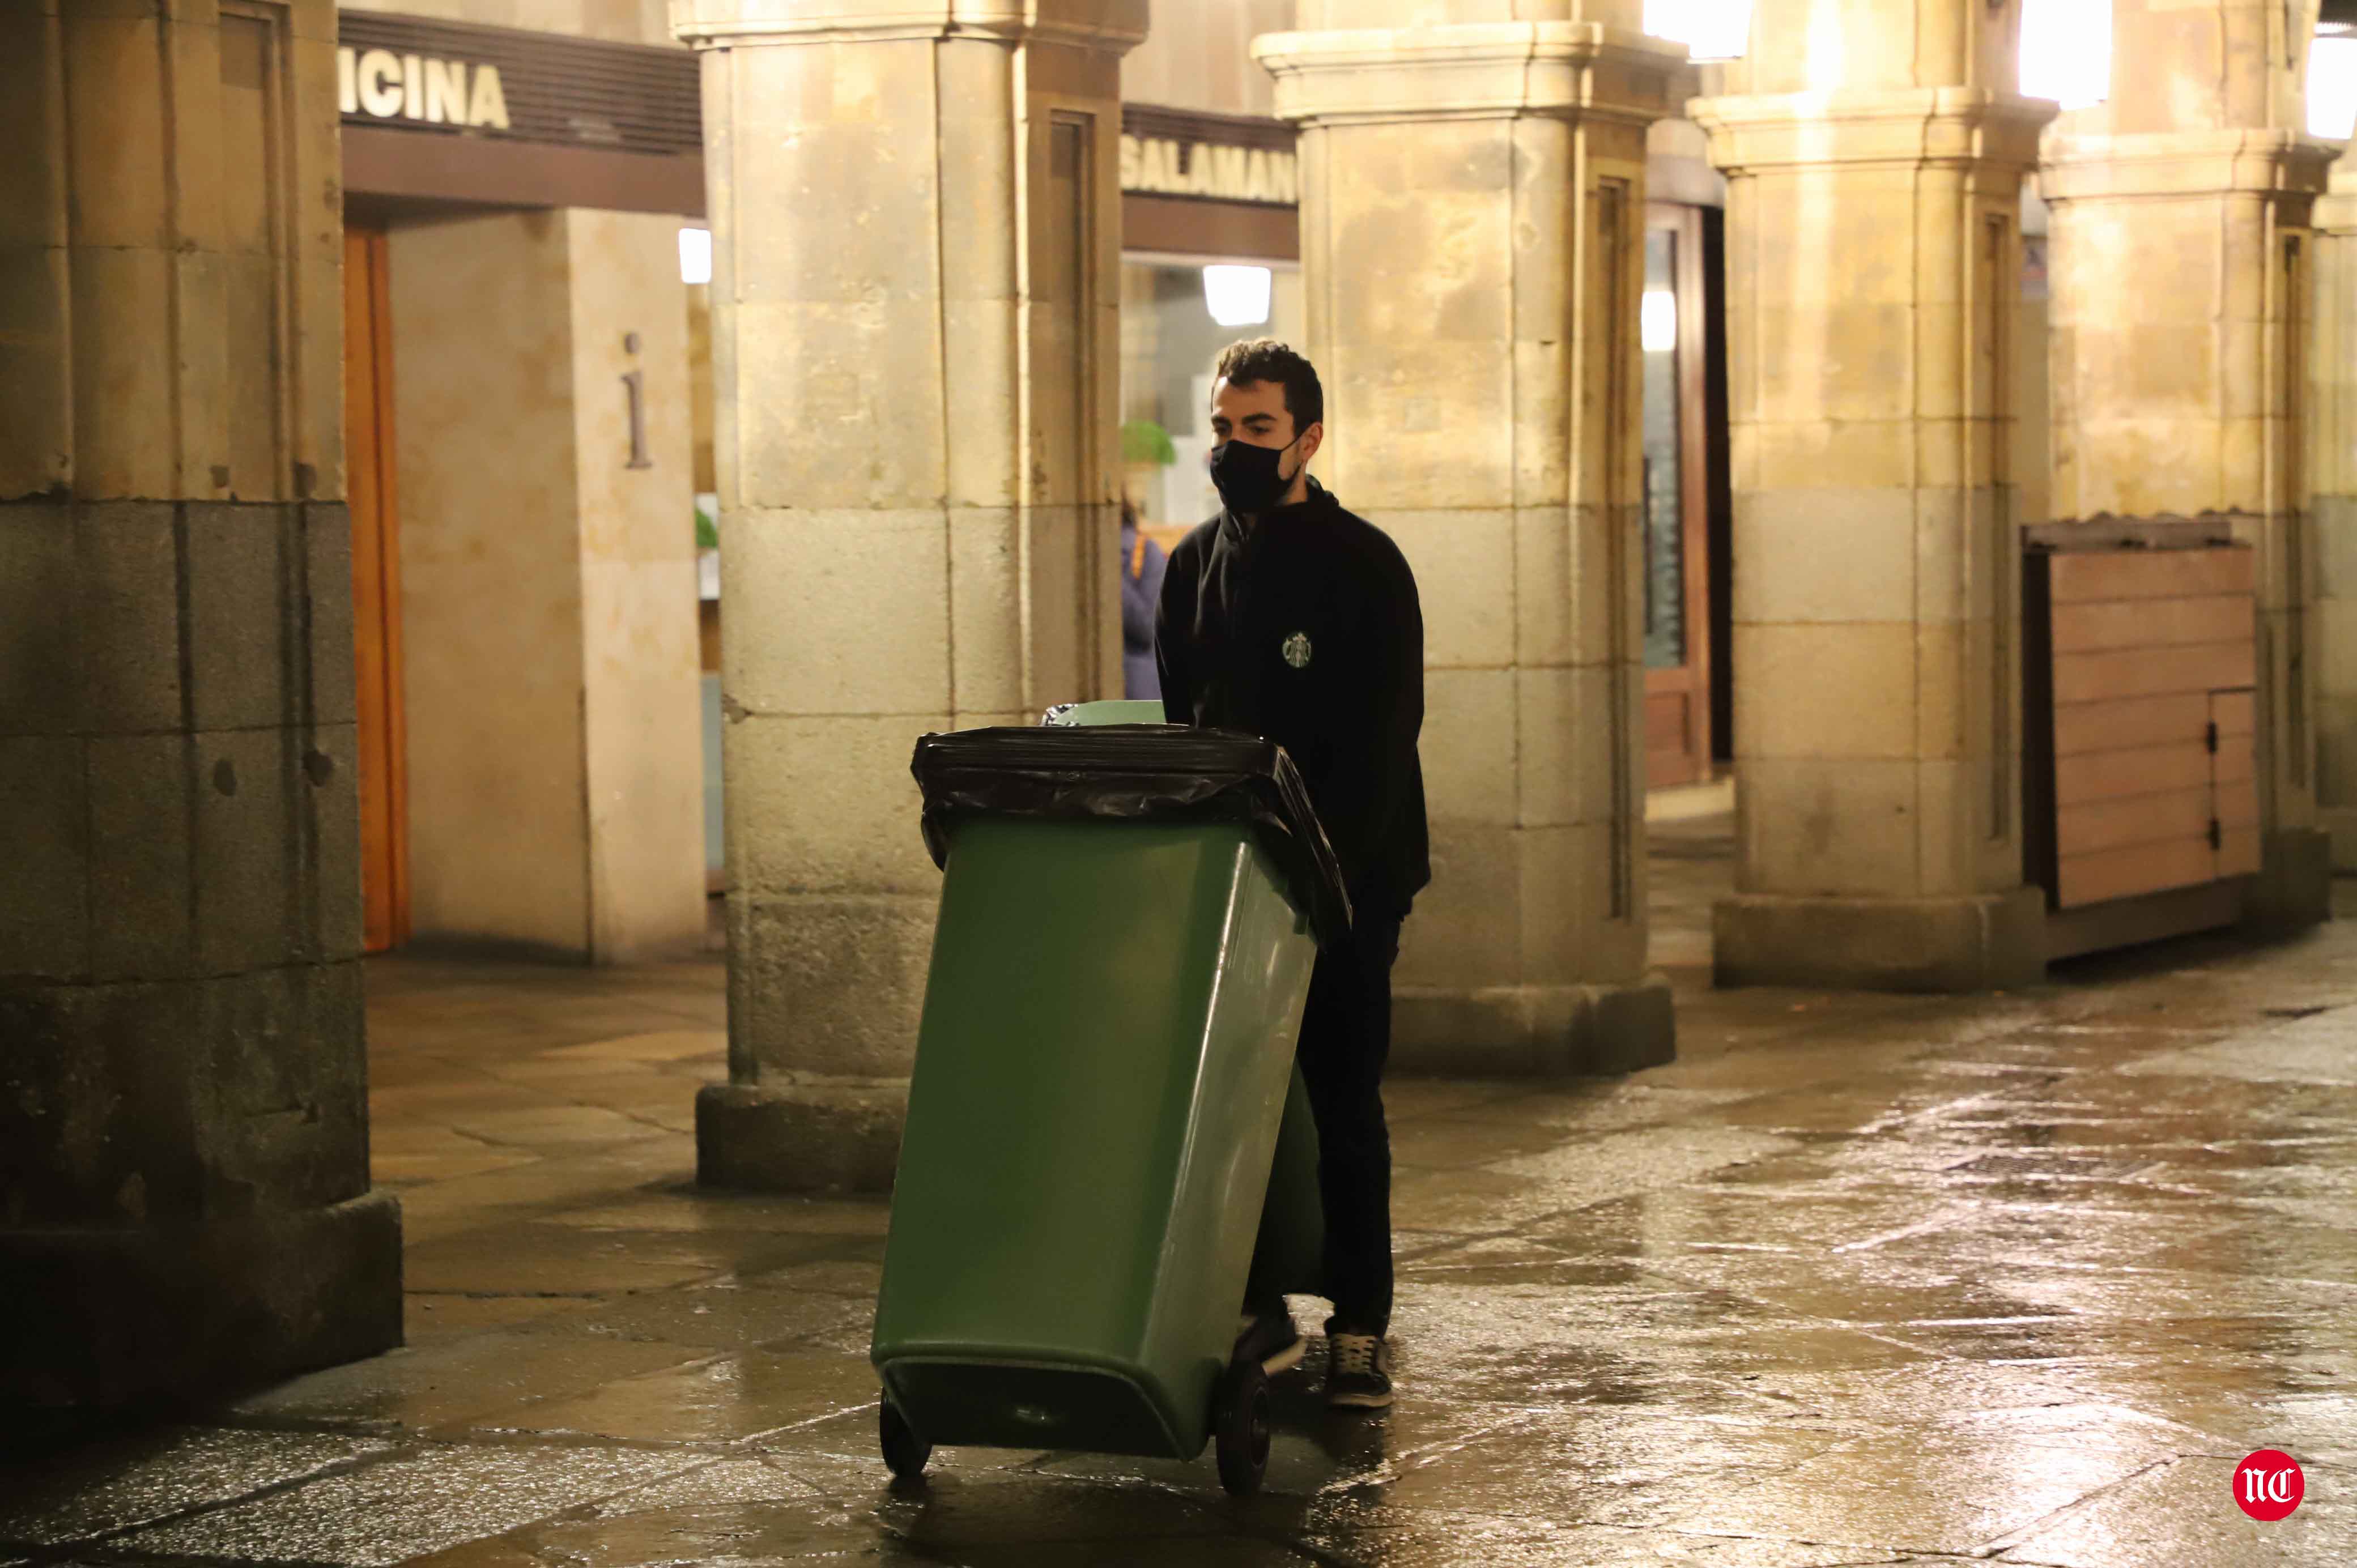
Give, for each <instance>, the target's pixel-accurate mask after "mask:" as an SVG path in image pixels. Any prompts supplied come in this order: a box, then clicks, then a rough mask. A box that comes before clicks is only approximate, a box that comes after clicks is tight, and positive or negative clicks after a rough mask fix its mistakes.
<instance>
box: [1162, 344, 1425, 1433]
mask: <svg viewBox="0 0 2357 1568" xmlns="http://www.w3.org/2000/svg"><path fill="white" fill-rule="evenodd" d="M1325 419H1326V399H1325V392H1324V389H1323V388H1322V387H1321V386H1320V385H1319V383H1318V372H1317V371H1316V370H1315V369H1314V368H1312V366H1311V365H1310V363H1309V361H1308V360H1306V359H1304V358H1302V357H1301V356H1300V355H1299V354H1297V353H1295V352H1294V351H1293V350H1292V349H1288V348H1286V346H1285V345H1283V344H1281V343H1277V342H1275V341H1273V340H1271V339H1269V338H1255V339H1252V340H1249V341H1245V342H1240V343H1236V344H1233V345H1232V346H1231V347H1230V348H1229V349H1227V351H1226V352H1225V353H1223V354H1222V355H1221V356H1220V363H1219V372H1218V376H1217V378H1216V379H1215V380H1214V381H1213V382H1212V388H1211V432H1212V435H1214V436H1216V437H1217V438H1218V443H1219V444H1218V445H1217V446H1213V447H1212V449H1211V480H1212V483H1213V484H1214V485H1215V486H1217V487H1218V489H1219V492H1220V499H1221V501H1222V503H1223V506H1222V511H1221V513H1220V515H1219V516H1217V517H1215V518H1213V519H1211V521H1209V522H1206V523H1204V524H1203V525H1202V526H1201V527H1200V528H1198V529H1196V530H1195V531H1194V532H1192V533H1189V535H1188V536H1187V537H1186V538H1185V539H1184V540H1182V541H1180V542H1179V545H1178V547H1177V548H1176V549H1174V550H1173V551H1172V552H1171V553H1170V561H1169V565H1168V572H1167V575H1165V577H1164V579H1163V587H1162V604H1161V610H1160V614H1159V616H1158V617H1157V642H1156V660H1157V664H1158V665H1159V668H1160V673H1161V678H1162V701H1163V706H1164V709H1165V711H1166V713H1167V714H1168V717H1169V719H1170V722H1171V723H1173V724H1185V725H1202V726H1205V727H1208V728H1214V729H1226V730H1240V731H1243V732H1244V733H1246V734H1250V735H1257V736H1264V737H1265V738H1266V739H1269V740H1272V741H1275V743H1276V744H1278V745H1279V746H1283V747H1284V748H1285V750H1286V753H1287V754H1289V755H1290V756H1291V757H1292V758H1293V763H1294V766H1295V767H1296V768H1298V769H1300V772H1301V778H1302V781H1303V783H1304V784H1305V785H1306V786H1307V787H1308V792H1309V800H1310V803H1311V804H1312V805H1313V806H1314V807H1315V808H1316V810H1317V812H1318V821H1319V822H1321V823H1322V824H1323V825H1324V828H1325V831H1326V836H1327V839H1328V840H1329V843H1331V844H1332V845H1333V849H1334V854H1335V857H1336V859H1337V860H1338V861H1340V865H1341V871H1342V875H1343V879H1344V885H1345V886H1346V887H1347V889H1348V891H1349V895H1350V899H1351V909H1352V914H1353V918H1352V922H1351V934H1350V937H1349V938H1348V940H1345V941H1343V942H1341V943H1340V944H1335V945H1329V946H1328V947H1326V948H1324V949H1323V950H1321V951H1320V952H1319V954H1318V962H1317V968H1316V970H1315V972H1313V974H1312V977H1311V980H1310V983H1309V999H1308V1010H1307V1012H1306V1014H1305V1015H1304V1017H1303V1019H1302V1025H1301V1040H1300V1050H1299V1056H1298V1058H1297V1059H1298V1062H1299V1065H1300V1069H1301V1076H1302V1079H1303V1081H1304V1083H1305V1084H1306V1085H1307V1086H1308V1091H1309V1101H1310V1106H1311V1109H1312V1110H1313V1111H1314V1112H1315V1113H1316V1120H1317V1124H1318V1190H1319V1195H1320V1197H1321V1198H1322V1199H1323V1202H1324V1207H1325V1224H1326V1245H1325V1254H1326V1255H1325V1281H1326V1293H1325V1294H1327V1295H1328V1296H1329V1299H1331V1300H1332V1302H1333V1304H1334V1315H1333V1316H1331V1317H1329V1319H1328V1320H1327V1323H1326V1336H1327V1343H1328V1347H1329V1360H1328V1364H1327V1374H1326V1398H1327V1402H1328V1403H1329V1404H1334V1405H1340V1406H1346V1407H1359V1408H1368V1409H1380V1408H1382V1407H1383V1406H1386V1405H1388V1404H1390V1403H1391V1402H1392V1384H1391V1353H1390V1348H1389V1344H1388V1342H1387V1340H1386V1339H1385V1337H1384V1336H1385V1334H1386V1333H1387V1331H1388V1330H1389V1328H1390V1325H1391V1310H1392V1250H1391V1138H1390V1133H1389V1132H1388V1130H1387V1129H1386V1127H1385V1125H1384V1122H1383V1093H1382V1080H1383V1061H1384V1058H1385V1057H1386V1056H1387V1055H1388V1054H1389V1052H1390V1047H1391V1007H1392V995H1391V970H1392V962H1393V960H1394V958H1395V957H1396V956H1397V954H1398V950H1399V934H1400V925H1401V922H1402V921H1403V920H1405V918H1406V917H1407V913H1408V909H1409V906H1410V905H1411V903H1412V902H1413V901H1414V899H1415V895H1416V893H1417V892H1418V891H1419V890H1420V889H1421V888H1422V887H1423V886H1425V884H1426V883H1427V882H1429V881H1430V880H1431V879H1432V871H1431V865H1430V862H1429V857H1428V854H1427V849H1426V826H1425V814H1424V776H1423V772H1422V769H1421V768H1420V767H1419V765H1418V762H1417V758H1416V735H1417V732H1418V731H1419V730H1420V729H1421V728H1422V726H1423V723H1424V619H1423V615H1422V612H1421V610H1420V608H1419V607H1418V605H1417V601H1416V591H1415V575H1413V574H1412V573H1411V572H1410V571H1409V570H1408V564H1407V562H1406V560H1405V558H1404V557H1403V556H1402V555H1401V554H1400V552H1399V549H1398V547H1397V546H1396V545H1394V544H1393V542H1391V540H1390V538H1389V537H1388V536H1386V535H1385V534H1384V533H1383V532H1382V531H1381V530H1379V529H1377V528H1375V527H1374V526H1373V525H1372V524H1370V523H1368V522H1365V521H1362V520H1361V519H1359V518H1357V517H1354V516H1352V515H1351V513H1350V512H1348V511H1345V510H1342V507H1341V505H1340V503H1339V502H1338V501H1336V500H1335V499H1334V497H1333V495H1332V494H1331V493H1330V492H1329V491H1328V490H1327V489H1325V488H1324V487H1323V486H1321V485H1319V484H1318V482H1317V481H1316V480H1315V479H1312V478H1310V477H1309V460H1310V458H1311V457H1313V456H1316V454H1317V451H1318V446H1320V444H1322V443H1323V441H1324V440H1325V435H1326V424H1325ZM1244 1305H1245V1314H1246V1322H1245V1325H1244V1327H1243V1340H1242V1342H1241V1343H1242V1346H1243V1353H1244V1354H1249V1355H1251V1356H1254V1357H1255V1358H1256V1359H1259V1360H1260V1361H1261V1362H1262V1364H1263V1365H1264V1366H1265V1368H1266V1369H1268V1370H1270V1371H1272V1372H1274V1371H1276V1370H1280V1369H1284V1368H1286V1367H1289V1366H1292V1365H1293V1364H1294V1363H1296V1362H1297V1361H1299V1360H1300V1359H1301V1357H1302V1354H1303V1350H1304V1346H1303V1343H1302V1339H1301V1336H1300V1334H1299V1333H1298V1331H1297V1330H1296V1328H1295V1327H1294V1325H1293V1321H1292V1318H1291V1317H1290V1316H1289V1315H1288V1314H1287V1312H1286V1305H1285V1302H1284V1299H1283V1298H1282V1297H1281V1296H1278V1297H1275V1299H1268V1300H1254V1301H1247V1302H1246V1303H1245V1304H1244Z"/></svg>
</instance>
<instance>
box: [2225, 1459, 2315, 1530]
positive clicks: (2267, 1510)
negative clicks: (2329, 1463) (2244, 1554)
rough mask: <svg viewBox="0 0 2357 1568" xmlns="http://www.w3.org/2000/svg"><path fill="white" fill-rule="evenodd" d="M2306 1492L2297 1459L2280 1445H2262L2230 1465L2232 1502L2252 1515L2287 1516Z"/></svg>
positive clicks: (2258, 1517)
mask: <svg viewBox="0 0 2357 1568" xmlns="http://www.w3.org/2000/svg"><path fill="white" fill-rule="evenodd" d="M2307 1495H2308V1477H2306V1476H2305V1475H2303V1474H2301V1473H2300V1468H2299V1461H2298V1460H2297V1459H2295V1458H2293V1457H2292V1456H2291V1455H2288V1454H2287V1453H2285V1452H2284V1451H2283V1450H2282V1449H2280V1448H2262V1449H2260V1450H2259V1451H2258V1452H2257V1453H2255V1454H2254V1455H2251V1456H2250V1457H2248V1458H2246V1459H2244V1461H2243V1462H2242V1463H2241V1464H2239V1465H2237V1466H2234V1506H2235V1507H2237V1508H2239V1509H2242V1510H2243V1511H2244V1513H2246V1514H2249V1515H2250V1516H2251V1517H2252V1518H2253V1519H2255V1520H2266V1521H2267V1522H2269V1523H2273V1522H2274V1521H2275V1520H2279V1519H2284V1518H2287V1517H2288V1516H2289V1515H2290V1513H2291V1511H2292V1510H2293V1509H2296V1508H2298V1507H2299V1499H2300V1498H2303V1497H2306V1496H2307Z"/></svg>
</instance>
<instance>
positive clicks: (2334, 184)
mask: <svg viewBox="0 0 2357 1568" xmlns="http://www.w3.org/2000/svg"><path fill="white" fill-rule="evenodd" d="M2313 221H2314V223H2315V227H2316V239H2315V242H2314V243H2315V246H2316V261H2315V268H2314V271H2315V285H2316V294H2315V311H2316V317H2315V325H2314V328H2313V330H2312V332H2311V333H2310V335H2309V400H2310V406H2309V431H2310V433H2311V434H2310V436H2309V440H2308V441H2307V443H2306V446H2307V448H2308V456H2309V491H2310V498H2309V514H2310V517H2311V519H2312V524H2313V527H2314V530H2315V533H2314V537H2315V539H2316V542H2317V553H2316V582H2315V592H2316V599H2315V602H2314V604H2313V606H2312V607H2311V608H2310V610H2309V619H2310V623H2311V626H2312V628H2313V638H2314V647H2315V654H2316V656H2315V658H2314V660H2313V662H2314V664H2315V666H2316V686H2317V691H2316V708H2315V713H2316V815H2317V825H2318V826H2319V827H2320V828H2322V829H2323V830H2324V831H2325V832H2327V833H2329V834H2330V835H2331V839H2332V869H2333V870H2335V871H2341V872H2348V871H2357V169H2352V168H2350V167H2347V166H2335V167H2334V169H2333V171H2332V180H2331V187H2330V194H2328V195H2326V196H2324V197H2321V198H2319V199H2318V201H2317V203H2316V209H2315V214H2314V219H2313Z"/></svg>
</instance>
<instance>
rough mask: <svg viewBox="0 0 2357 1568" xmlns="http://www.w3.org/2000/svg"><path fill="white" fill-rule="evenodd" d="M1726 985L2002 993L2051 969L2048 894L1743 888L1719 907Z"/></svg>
mask: <svg viewBox="0 0 2357 1568" xmlns="http://www.w3.org/2000/svg"><path fill="white" fill-rule="evenodd" d="M1711 950H1712V978H1713V980H1714V982H1715V983H1717V984H1719V985H1723V986H1731V985H1806V986H1826V987H1832V988H1835V989H1839V990H1845V991H1931V992H1966V991H1996V990H2001V989H2004V988H2007V987H2011V986H2022V985H2029V984H2032V983H2036V982H2037V981H2038V980H2039V979H2040V978H2041V977H2042V976H2043V975H2044V974H2045V972H2046V894H2045V891H2044V890H2043V889H2042V888H2037V887H2017V888H2015V889H2014V890H2013V891H2011V892H2009V893H1992V894H1980V895H1966V896H1958V897H1945V898H1788V897H1778V896H1774V895H1770V894H1763V893H1738V894H1737V895H1736V896H1735V897H1731V898H1722V899H1720V900H1719V901H1718V903H1717V905H1716V906H1714V907H1713V908H1712V910H1711Z"/></svg>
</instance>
